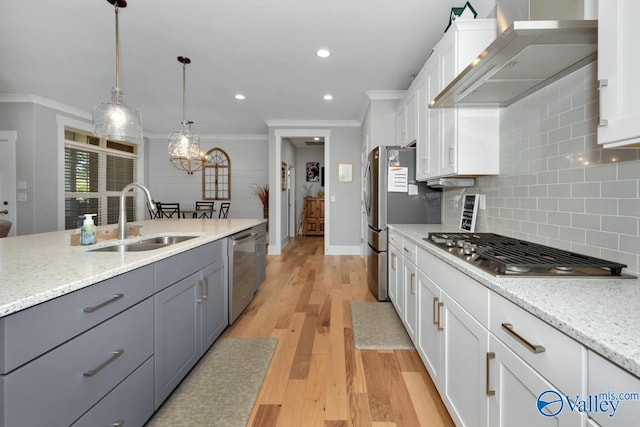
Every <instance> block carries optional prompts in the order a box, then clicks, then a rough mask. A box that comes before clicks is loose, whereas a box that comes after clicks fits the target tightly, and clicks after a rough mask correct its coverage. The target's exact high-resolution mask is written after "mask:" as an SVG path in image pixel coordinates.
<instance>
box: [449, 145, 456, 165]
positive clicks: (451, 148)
mask: <svg viewBox="0 0 640 427" xmlns="http://www.w3.org/2000/svg"><path fill="white" fill-rule="evenodd" d="M454 150H455V147H453V146H450V147H449V166H453V165H454V164H455V160H454V158H455V153H454ZM452 154H453V155H452Z"/></svg>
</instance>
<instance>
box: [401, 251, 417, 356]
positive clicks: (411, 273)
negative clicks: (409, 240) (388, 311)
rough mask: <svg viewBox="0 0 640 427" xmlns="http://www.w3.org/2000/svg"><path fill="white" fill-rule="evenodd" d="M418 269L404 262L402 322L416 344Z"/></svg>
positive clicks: (409, 262)
mask: <svg viewBox="0 0 640 427" xmlns="http://www.w3.org/2000/svg"><path fill="white" fill-rule="evenodd" d="M417 274H418V269H417V268H416V266H415V264H414V263H413V262H411V261H410V260H408V259H406V258H405V260H404V274H403V288H404V312H403V316H402V322H403V323H404V326H405V328H406V329H407V333H408V334H409V338H411V341H413V343H414V345H415V342H416V331H417V330H418V290H417V281H418V277H417Z"/></svg>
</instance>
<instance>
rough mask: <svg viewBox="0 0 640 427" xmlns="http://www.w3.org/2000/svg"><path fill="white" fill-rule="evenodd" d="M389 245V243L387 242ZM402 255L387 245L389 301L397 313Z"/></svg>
mask: <svg viewBox="0 0 640 427" xmlns="http://www.w3.org/2000/svg"><path fill="white" fill-rule="evenodd" d="M389 243H391V242H389ZM402 268H403V267H402V254H401V253H400V249H398V248H396V247H395V246H393V245H389V276H388V277H389V282H388V283H389V290H388V293H389V299H390V300H391V303H392V304H393V306H394V307H395V308H396V311H398V307H397V305H398V284H401V283H402Z"/></svg>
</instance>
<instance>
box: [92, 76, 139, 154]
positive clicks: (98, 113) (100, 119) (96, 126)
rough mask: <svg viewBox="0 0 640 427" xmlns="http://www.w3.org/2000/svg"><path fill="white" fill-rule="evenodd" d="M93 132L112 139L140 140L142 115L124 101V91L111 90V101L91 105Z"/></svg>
mask: <svg viewBox="0 0 640 427" xmlns="http://www.w3.org/2000/svg"><path fill="white" fill-rule="evenodd" d="M92 118H93V120H92V121H93V133H94V134H96V136H98V137H100V138H106V139H109V140H112V141H128V142H141V141H142V116H141V115H140V112H139V111H136V110H135V109H134V108H131V107H130V106H128V105H127V104H126V103H125V102H124V93H123V92H121V91H120V90H119V89H118V88H114V89H112V90H111V102H101V103H99V104H97V105H96V106H95V107H93V117H92Z"/></svg>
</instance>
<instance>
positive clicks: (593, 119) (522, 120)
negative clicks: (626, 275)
mask: <svg viewBox="0 0 640 427" xmlns="http://www.w3.org/2000/svg"><path fill="white" fill-rule="evenodd" d="M596 71H597V64H596V63H594V64H591V65H588V66H586V67H584V68H582V69H581V70H578V71H576V72H575V73H573V74H572V75H570V76H567V77H565V78H564V79H562V80H560V81H558V82H556V83H554V84H553V85H551V86H548V87H547V88H544V89H542V90H541V91H539V92H536V93H534V94H533V95H531V96H529V97H527V98H525V99H523V100H521V101H519V102H517V103H515V104H513V105H511V106H510V107H507V108H505V109H503V111H502V112H501V117H500V128H501V129H500V169H501V171H500V175H499V176H495V177H485V178H480V179H478V183H477V186H476V187H474V188H470V189H469V190H468V192H469V193H479V194H485V195H486V205H487V209H486V210H480V211H479V212H478V228H477V230H478V231H488V232H495V233H500V234H506V235H510V236H516V237H519V238H524V239H527V240H532V241H535V242H539V243H542V244H549V245H552V246H555V247H559V248H565V249H567V250H573V251H576V252H580V253H584V254H587V255H591V256H595V257H601V258H604V259H609V260H612V261H617V262H622V263H624V264H627V265H628V266H629V268H628V269H629V271H632V272H636V273H637V272H639V271H640V259H639V258H640V198H639V196H640V194H639V191H640V190H639V188H640V150H637V149H607V150H605V149H602V148H600V147H599V146H598V144H597V117H598V97H597V92H596V87H597V85H596ZM460 193H461V190H456V189H451V190H447V191H445V193H444V194H443V198H444V199H443V200H444V201H445V202H446V203H445V207H444V212H445V219H444V221H445V222H446V223H447V224H449V225H451V226H452V227H455V228H457V227H458V224H459V220H460V205H459V203H456V202H455V199H456V197H457V196H458V195H460Z"/></svg>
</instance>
